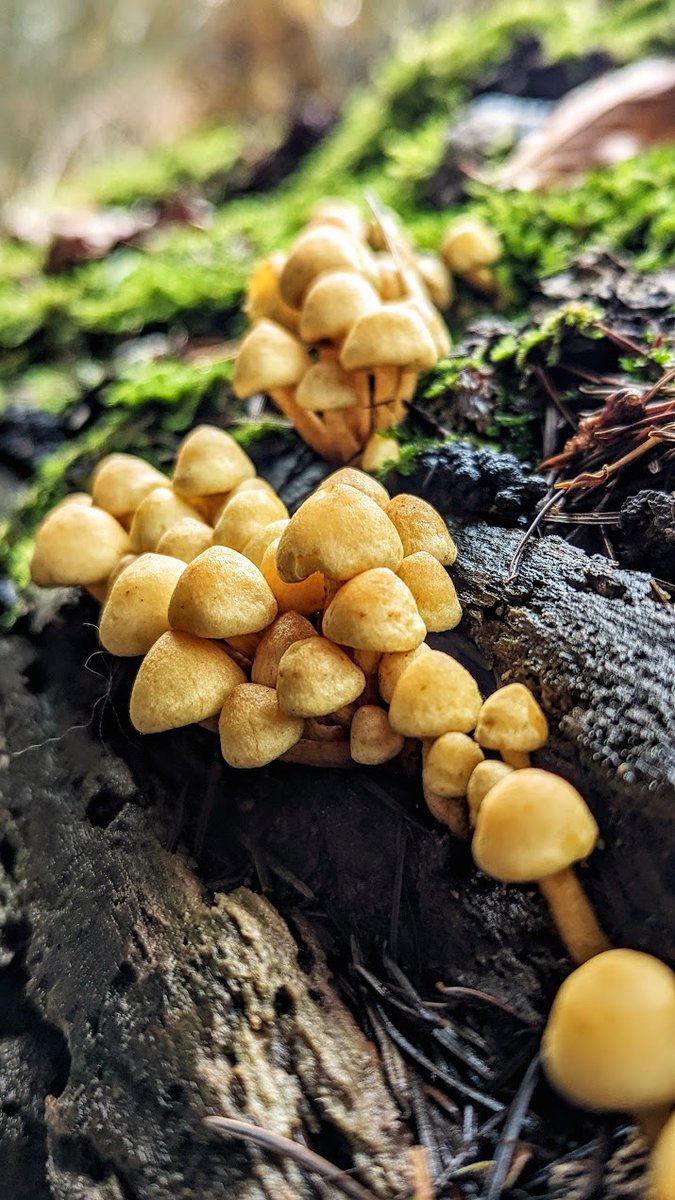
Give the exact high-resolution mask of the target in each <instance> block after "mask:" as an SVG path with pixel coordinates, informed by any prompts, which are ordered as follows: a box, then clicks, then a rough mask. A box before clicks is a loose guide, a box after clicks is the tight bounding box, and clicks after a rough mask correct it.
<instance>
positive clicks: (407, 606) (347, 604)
mask: <svg viewBox="0 0 675 1200" xmlns="http://www.w3.org/2000/svg"><path fill="white" fill-rule="evenodd" d="M322 628H323V632H324V634H325V635H326V637H328V638H331V639H332V641H334V642H339V643H340V645H342V646H353V647H354V648H355V649H357V650H375V651H379V652H381V653H382V652H387V653H391V652H392V651H395V650H398V651H401V650H414V649H415V647H416V646H419V644H420V642H422V641H424V638H425V636H426V632H427V631H426V626H425V624H424V621H423V620H422V618H421V617H420V614H419V612H418V611H417V605H416V604H415V601H414V599H413V596H412V594H411V592H410V591H409V589H408V588H407V587H406V585H405V584H404V583H403V581H402V580H400V579H399V578H398V577H397V576H396V575H394V572H393V571H390V570H389V568H388V567H374V568H372V569H371V570H368V571H362V572H361V574H360V575H355V576H354V578H353V579H349V580H348V581H347V583H345V584H343V585H342V587H341V588H339V589H338V591H337V592H336V593H335V596H334V597H333V599H332V600H331V602H330V604H329V605H328V608H327V609H326V611H325V612H324V614H323V621H322ZM398 732H402V731H401V730H398Z"/></svg>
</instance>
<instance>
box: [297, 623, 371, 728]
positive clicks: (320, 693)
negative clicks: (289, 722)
mask: <svg viewBox="0 0 675 1200" xmlns="http://www.w3.org/2000/svg"><path fill="white" fill-rule="evenodd" d="M365 684H366V677H365V675H364V674H363V671H360V670H359V668H358V667H357V666H356V665H355V664H354V663H353V662H352V660H351V659H350V658H348V657H347V655H346V654H345V652H344V650H341V649H340V647H339V646H335V645H334V644H333V643H332V642H330V641H328V640H327V638H325V637H309V638H304V639H303V640H302V641H300V642H293V644H292V645H291V646H289V647H288V650H286V652H285V654H283V655H282V658H281V660H280V662H279V668H278V672H277V695H278V697H279V705H280V707H281V708H282V710H283V711H284V712H286V713H290V714H291V716H294V717H325V716H328V714H329V713H332V712H335V710H336V709H338V708H342V706H343V704H351V703H352V701H353V700H356V699H357V698H358V697H359V696H360V695H361V692H362V691H363V689H364V687H365Z"/></svg>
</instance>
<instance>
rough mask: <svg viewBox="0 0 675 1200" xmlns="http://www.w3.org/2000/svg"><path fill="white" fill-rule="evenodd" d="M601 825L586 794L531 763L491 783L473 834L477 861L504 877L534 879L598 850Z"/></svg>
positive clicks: (504, 879)
mask: <svg viewBox="0 0 675 1200" xmlns="http://www.w3.org/2000/svg"><path fill="white" fill-rule="evenodd" d="M597 840H598V827H597V825H596V823H595V820H594V819H593V815H592V813H591V811H590V809H589V808H588V805H587V804H586V801H585V800H584V798H583V796H581V795H580V793H579V792H578V791H577V789H576V788H575V787H572V784H571V783H568V782H567V780H566V779H562V778H561V776H560V775H554V774H552V773H551V772H550V771H541V770H539V769H538V768H537V767H526V768H524V770H522V771H513V772H512V774H511V775H507V776H506V777H505V778H504V779H502V781H501V783H497V784H495V786H494V787H493V788H491V789H490V791H489V792H488V794H487V796H486V797H485V799H484V800H483V803H482V804H481V806H480V811H479V813H478V817H477V820H476V832H475V835H474V839H473V846H472V850H473V857H474V859H475V862H476V865H477V866H478V867H480V869H481V871H485V873H486V875H491V876H492V877H493V879H501V880H502V882H503V883H534V882H535V881H536V880H537V879H544V878H545V877H546V876H547V875H555V874H556V872H557V871H562V870H563V869H564V868H565V867H570V866H571V865H572V863H575V862H578V861H579V860H580V859H582V858H587V856H588V855H589V854H590V853H591V851H592V850H593V848H594V846H595V844H596V842H597Z"/></svg>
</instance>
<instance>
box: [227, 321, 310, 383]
mask: <svg viewBox="0 0 675 1200" xmlns="http://www.w3.org/2000/svg"><path fill="white" fill-rule="evenodd" d="M311 365H312V360H311V358H310V357H309V354H308V353H307V351H306V350H305V348H304V347H303V346H301V345H300V342H299V341H298V340H297V338H294V337H293V335H292V334H290V333H289V332H288V330H287V329H284V328H283V327H282V326H281V325H277V324H276V322H275V321H267V320H262V321H258V323H257V325H254V326H253V328H252V329H251V330H249V332H248V333H247V334H246V337H245V338H244V340H243V342H242V343H241V346H240V347H239V353H238V355H237V361H236V363H235V365H234V375H233V377H232V389H233V391H234V394H235V396H238V397H239V399H240V400H245V399H246V398H247V396H255V395H256V393H257V392H267V391H269V390H270V389H271V388H279V387H294V386H295V384H296V383H299V382H300V380H301V379H302V377H303V375H304V374H305V371H308V370H309V368H310V367H311Z"/></svg>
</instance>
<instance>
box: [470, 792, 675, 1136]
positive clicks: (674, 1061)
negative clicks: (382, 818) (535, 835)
mask: <svg viewBox="0 0 675 1200" xmlns="http://www.w3.org/2000/svg"><path fill="white" fill-rule="evenodd" d="M516 774H518V772H516ZM485 803H487V800H486V801H485ZM542 1061H543V1065H544V1070H545V1071H546V1074H547V1076H548V1078H549V1079H550V1081H551V1083H552V1084H553V1085H554V1087H556V1088H557V1089H558V1091H560V1092H562V1093H563V1095H564V1096H566V1097H567V1098H568V1099H569V1100H571V1101H572V1103H574V1104H580V1105H581V1106H582V1107H583V1108H590V1109H599V1110H603V1109H609V1110H619V1111H625V1110H627V1109H630V1110H632V1111H634V1112H640V1111H641V1110H643V1109H649V1108H655V1107H657V1106H658V1105H662V1104H670V1103H671V1102H672V1101H673V1099H675V974H674V973H673V972H672V971H671V969H670V967H668V966H666V964H665V963H663V962H661V961H660V960H659V959H657V958H653V957H652V956H651V955H650V954H643V953H641V952H640V951H638V950H606V951H605V952H604V953H602V954H596V955H595V956H594V957H593V958H590V959H589V960H588V961H587V962H585V963H583V965H582V966H580V967H578V968H577V970H576V971H573V972H572V974H571V975H569V976H568V977H567V979H565V981H564V982H563V984H562V986H561V988H560V990H559V992H558V994H557V996H556V998H555V1000H554V1001H553V1007H552V1009H551V1013H550V1016H549V1019H548V1024H547V1026H546V1029H545V1031H544V1037H543V1041H542Z"/></svg>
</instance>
